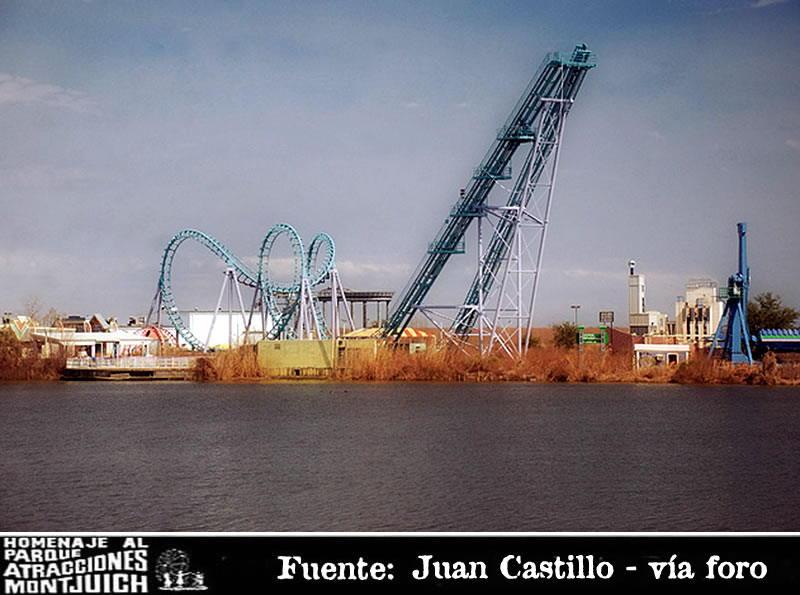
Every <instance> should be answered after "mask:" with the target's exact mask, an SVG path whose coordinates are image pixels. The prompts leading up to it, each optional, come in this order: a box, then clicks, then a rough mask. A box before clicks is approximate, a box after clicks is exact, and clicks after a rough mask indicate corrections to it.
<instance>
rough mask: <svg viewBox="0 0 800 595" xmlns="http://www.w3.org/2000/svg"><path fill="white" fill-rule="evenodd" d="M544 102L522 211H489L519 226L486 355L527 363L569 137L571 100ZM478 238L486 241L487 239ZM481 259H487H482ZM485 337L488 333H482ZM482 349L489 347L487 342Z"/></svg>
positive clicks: (518, 208)
mask: <svg viewBox="0 0 800 595" xmlns="http://www.w3.org/2000/svg"><path fill="white" fill-rule="evenodd" d="M542 101H543V102H545V103H547V104H548V109H545V110H544V112H543V114H542V117H541V118H540V120H539V125H538V129H537V131H536V139H535V140H534V143H533V146H532V147H531V150H530V153H529V155H528V158H527V159H526V164H527V167H526V169H525V171H524V173H523V175H525V176H526V180H525V185H524V188H523V197H522V200H521V201H520V203H519V206H516V207H509V206H505V207H494V208H493V207H487V213H488V214H489V215H494V216H496V217H497V218H498V219H500V218H505V219H506V221H509V222H510V223H511V225H513V229H514V231H513V233H512V235H511V241H510V245H509V246H506V248H507V250H506V256H505V259H504V261H505V262H504V263H502V265H501V267H500V269H501V270H502V281H501V284H500V291H499V293H498V294H497V296H496V303H495V307H494V308H493V309H492V314H493V317H492V321H491V325H490V326H489V345H488V346H487V347H486V350H485V351H483V350H482V352H481V353H491V352H492V350H493V349H494V347H495V345H496V344H497V345H499V346H500V347H501V348H502V349H503V351H504V352H506V353H507V354H508V355H511V356H512V357H513V356H516V357H523V356H524V355H525V354H526V353H527V352H528V347H529V345H530V339H531V324H532V322H533V312H534V308H535V306H536V297H537V293H538V289H539V279H540V273H541V270H542V260H543V255H544V245H545V240H546V239H547V226H548V224H549V222H550V211H551V207H552V203H553V191H554V189H555V184H556V174H557V172H558V158H559V153H560V148H561V141H562V139H563V135H564V122H565V120H566V118H565V117H564V109H565V104H566V103H567V102H568V101H569V100H564V99H558V98H542ZM548 155H549V161H544V164H545V165H544V167H543V168H542V172H541V175H540V176H539V178H538V179H537V180H534V178H533V176H534V166H535V164H536V163H537V162H538V161H540V160H545V159H547V158H548ZM479 225H480V222H479ZM478 235H479V237H480V235H481V234H480V233H479V234H478ZM479 250H480V241H479ZM480 258H481V259H483V255H482V254H481V256H480ZM495 281H496V279H495ZM480 293H481V297H480V302H481V306H480V312H479V319H480V320H484V319H485V318H486V313H487V311H486V310H485V308H484V306H483V304H484V303H485V302H486V297H487V296H484V295H482V294H483V292H482V291H481V292H480ZM481 326H482V325H481ZM479 332H482V328H481V329H479ZM480 343H481V346H483V345H482V343H483V341H482V340H481V341H480Z"/></svg>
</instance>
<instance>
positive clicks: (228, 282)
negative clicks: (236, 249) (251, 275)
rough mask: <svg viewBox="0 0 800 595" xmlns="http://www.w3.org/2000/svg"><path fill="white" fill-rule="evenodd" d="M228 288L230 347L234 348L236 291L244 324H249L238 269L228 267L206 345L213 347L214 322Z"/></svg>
mask: <svg viewBox="0 0 800 595" xmlns="http://www.w3.org/2000/svg"><path fill="white" fill-rule="evenodd" d="M226 289H227V290H228V349H233V297H234V292H235V293H236V296H237V297H238V298H239V308H240V311H241V315H242V324H244V326H245V328H247V326H248V320H247V315H246V314H245V311H244V302H243V301H242V292H241V290H240V289H239V283H238V281H237V280H236V269H234V268H233V267H227V268H226V269H225V273H224V278H223V280H222V287H220V290H219V299H218V300H217V307H216V308H214V316H212V318H211V326H210V327H209V328H208V338H207V339H206V347H207V348H208V347H211V334H212V333H213V332H214V324H215V323H216V322H217V314H219V311H220V309H221V308H222V298H223V297H224V296H225V290H226Z"/></svg>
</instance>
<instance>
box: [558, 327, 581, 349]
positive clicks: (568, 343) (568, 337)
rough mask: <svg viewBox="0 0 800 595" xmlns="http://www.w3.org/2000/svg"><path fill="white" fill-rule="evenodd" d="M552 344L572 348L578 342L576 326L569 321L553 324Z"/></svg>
mask: <svg viewBox="0 0 800 595" xmlns="http://www.w3.org/2000/svg"><path fill="white" fill-rule="evenodd" d="M552 328H553V345H555V346H556V347H563V348H564V349H572V348H573V347H575V345H577V344H578V327H577V326H575V325H574V324H572V323H571V322H557V323H555V324H553V327H552Z"/></svg>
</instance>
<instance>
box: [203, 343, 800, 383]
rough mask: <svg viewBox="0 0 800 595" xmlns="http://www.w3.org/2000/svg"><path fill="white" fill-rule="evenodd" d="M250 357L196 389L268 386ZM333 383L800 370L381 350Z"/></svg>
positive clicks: (720, 378)
mask: <svg viewBox="0 0 800 595" xmlns="http://www.w3.org/2000/svg"><path fill="white" fill-rule="evenodd" d="M269 378H270V376H269V374H268V373H267V372H266V371H265V370H263V369H262V368H261V367H260V366H259V364H258V360H257V358H256V353H255V351H254V350H253V349H252V347H249V348H242V349H238V350H233V351H220V352H217V353H215V354H212V355H209V356H208V357H203V358H199V359H198V360H197V364H196V367H195V371H194V379H195V380H198V381H201V382H203V381H206V382H207V381H217V382H233V381H243V380H265V379H269ZM332 378H333V379H336V380H342V381H351V382H370V381H381V382H413V381H429V382H430V381H432V382H504V381H516V382H640V383H669V382H672V383H679V384H758V385H769V386H774V385H800V364H798V363H791V364H783V365H781V366H779V365H778V363H777V361H776V359H775V356H774V355H772V354H767V355H766V356H764V358H762V361H761V362H760V363H757V364H753V365H752V366H747V365H742V364H739V365H733V364H731V363H729V362H726V361H720V360H717V359H712V360H709V359H706V358H705V357H704V356H702V355H698V356H696V357H695V359H693V360H691V361H689V362H688V363H686V364H681V365H679V366H676V365H671V366H659V367H651V368H641V369H639V370H637V369H635V367H634V365H633V361H632V358H631V355H630V354H629V353H615V352H613V351H611V350H608V351H606V352H602V351H601V350H600V349H592V348H590V349H586V351H585V352H584V353H583V354H580V353H579V352H578V350H577V349H569V350H565V349H559V348H555V347H539V348H535V349H531V350H530V351H529V352H528V355H527V356H526V357H525V358H524V359H522V360H520V361H515V360H512V359H510V358H506V357H497V356H491V357H488V358H480V357H478V356H477V355H472V356H470V355H467V354H464V353H462V352H460V351H458V350H455V349H442V350H437V349H429V350H427V351H425V352H422V353H416V354H410V353H408V351H405V350H401V349H393V348H391V347H384V348H381V349H379V350H378V353H377V355H376V357H375V358H374V359H368V358H361V359H359V360H357V361H356V362H355V363H354V364H353V365H351V366H349V367H347V368H344V369H339V370H337V371H336V372H335V373H334V374H333V376H332Z"/></svg>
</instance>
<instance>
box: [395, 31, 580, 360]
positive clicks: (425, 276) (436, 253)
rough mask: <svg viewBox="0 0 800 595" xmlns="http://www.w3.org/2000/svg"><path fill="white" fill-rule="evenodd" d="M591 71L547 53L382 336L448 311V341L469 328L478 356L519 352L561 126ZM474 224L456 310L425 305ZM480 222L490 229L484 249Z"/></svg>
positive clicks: (573, 57) (575, 59) (569, 57)
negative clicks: (501, 192) (473, 245)
mask: <svg viewBox="0 0 800 595" xmlns="http://www.w3.org/2000/svg"><path fill="white" fill-rule="evenodd" d="M595 65H596V60H595V56H594V54H593V53H592V52H591V51H590V50H589V49H588V48H587V46H586V45H585V44H580V45H577V46H576V47H575V49H574V50H573V52H572V54H562V53H560V52H555V53H551V54H548V55H547V56H546V58H545V59H544V61H543V62H542V64H541V66H540V67H539V69H538V71H537V73H536V74H535V75H534V77H533V79H532V80H531V82H530V84H529V85H528V87H527V88H526V89H525V92H524V93H523V94H522V97H521V98H520V100H519V102H518V103H517V105H516V106H515V107H514V109H513V111H512V112H511V115H509V117H508V119H507V120H506V122H505V124H504V125H503V127H502V128H501V129H500V130H499V132H498V134H497V137H496V138H495V139H494V141H493V142H492V144H491V146H490V148H489V150H488V152H487V153H486V156H485V157H484V158H483V161H482V162H481V164H480V166H479V167H477V168H476V169H475V171H474V175H473V176H472V179H471V180H470V181H469V183H468V185H467V186H466V187H465V188H464V189H463V190H462V192H461V195H460V196H459V199H458V201H457V202H456V204H455V205H454V206H453V208H452V210H451V212H450V215H449V216H448V217H447V218H446V219H445V221H444V223H443V225H442V227H441V229H440V230H439V232H438V233H437V234H436V237H435V238H434V239H433V241H432V242H431V243H430V244H429V246H428V250H427V252H426V253H425V255H424V256H423V258H422V261H421V262H420V264H419V266H418V267H417V269H416V272H415V273H414V274H413V275H412V277H411V279H410V281H409V283H408V285H407V286H406V288H405V290H404V291H403V292H402V293H401V294H399V296H398V297H397V298H396V300H395V303H394V305H393V308H392V311H391V313H390V315H389V318H388V320H387V323H386V325H385V334H386V335H387V336H389V337H398V336H400V335H401V334H402V332H403V330H404V329H405V328H406V326H407V325H408V324H409V322H410V320H411V317H412V316H413V315H414V313H415V312H418V311H419V312H421V313H423V314H425V315H426V316H428V314H429V313H430V312H431V311H432V310H435V309H439V310H449V311H450V312H451V315H450V316H447V315H446V314H444V315H443V316H444V318H447V319H449V325H450V329H449V335H450V336H451V337H460V338H461V339H465V338H466V337H467V335H468V334H470V333H471V332H472V331H473V329H475V328H476V326H477V328H478V343H479V346H480V349H481V351H482V352H488V351H491V350H492V349H493V348H494V347H495V346H496V345H499V346H500V347H502V349H503V350H505V351H506V352H507V353H508V354H509V355H522V354H523V353H524V351H525V350H526V349H527V345H528V336H527V333H529V328H530V326H531V320H532V317H533V308H534V304H535V300H536V291H537V287H538V282H539V273H540V271H541V264H542V254H543V251H544V242H545V237H546V232H547V224H548V220H549V217H550V206H551V200H552V193H553V188H554V185H555V178H556V170H557V166H558V153H559V147H560V144H561V139H562V134H563V130H564V121H565V119H566V117H567V114H568V113H569V110H570V108H571V106H572V104H573V102H574V101H575V97H576V96H577V94H578V91H579V90H580V88H581V85H582V84H583V80H584V77H585V76H586V73H587V72H588V71H589V70H590V69H591V68H593V67H594V66H595ZM523 145H524V146H527V147H529V149H528V151H527V154H526V157H525V160H524V163H523V166H522V168H521V170H520V172H519V174H518V177H517V179H516V181H515V183H514V186H513V188H512V189H510V191H509V192H508V196H507V198H506V200H505V204H504V205H498V206H492V205H491V204H490V203H489V196H490V193H491V192H492V191H493V190H494V189H495V188H496V187H497V186H498V185H499V183H500V182H501V181H502V180H509V179H511V178H512V172H511V160H512V157H513V156H514V155H515V153H516V152H517V150H518V149H520V148H521V147H523ZM475 220H477V221H478V253H479V254H478V265H477V270H476V272H475V275H474V279H473V281H472V283H471V285H470V287H469V289H468V291H467V293H466V296H465V298H464V301H463V303H462V304H461V305H454V306H428V305H425V304H424V301H425V298H426V296H427V295H428V292H429V291H430V289H431V287H432V286H433V284H434V283H435V282H436V280H437V279H438V278H439V276H440V274H441V272H442V270H443V269H444V267H445V265H446V264H447V262H448V261H449V260H450V257H451V256H452V255H453V254H463V253H464V240H465V234H466V233H467V230H468V229H469V228H470V226H471V224H472V222H473V221H475ZM484 221H486V223H488V224H489V225H490V226H491V237H490V238H489V240H488V243H487V244H486V246H484V243H483V226H484V225H485V223H483V222H484ZM428 317H429V319H430V320H431V321H432V322H434V324H436V322H435V321H434V320H433V319H432V318H430V316H428ZM437 326H439V325H438V324H437ZM440 328H441V327H440Z"/></svg>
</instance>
